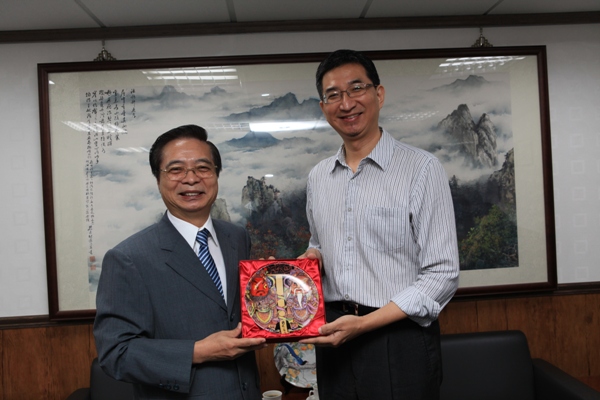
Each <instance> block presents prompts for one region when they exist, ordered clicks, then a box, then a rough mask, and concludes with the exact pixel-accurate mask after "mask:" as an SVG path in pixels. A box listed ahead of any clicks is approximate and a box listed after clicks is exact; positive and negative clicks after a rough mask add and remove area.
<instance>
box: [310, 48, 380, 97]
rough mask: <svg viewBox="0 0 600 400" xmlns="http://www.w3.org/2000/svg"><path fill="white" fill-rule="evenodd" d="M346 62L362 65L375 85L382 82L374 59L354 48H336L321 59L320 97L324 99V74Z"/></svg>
mask: <svg viewBox="0 0 600 400" xmlns="http://www.w3.org/2000/svg"><path fill="white" fill-rule="evenodd" d="M346 64H360V65H362V66H363V68H364V69H365V71H366V72H367V77H368V78H369V79H370V80H371V82H372V83H373V85H375V86H378V85H379V84H380V82H379V74H378V73H377V68H375V64H373V61H371V59H370V58H369V57H367V56H365V55H364V54H362V53H360V52H358V51H354V50H346V49H342V50H336V51H334V52H333V53H330V54H329V55H328V56H327V58H325V59H324V60H323V61H321V64H319V67H318V68H317V91H318V92H319V99H321V100H323V76H324V75H325V74H326V73H327V72H329V71H331V70H332V69H335V68H337V67H341V66H342V65H346Z"/></svg>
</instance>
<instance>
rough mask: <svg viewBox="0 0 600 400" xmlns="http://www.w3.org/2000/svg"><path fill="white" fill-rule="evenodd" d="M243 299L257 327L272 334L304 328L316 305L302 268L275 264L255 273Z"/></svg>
mask: <svg viewBox="0 0 600 400" xmlns="http://www.w3.org/2000/svg"><path fill="white" fill-rule="evenodd" d="M244 299H245V302H246V304H245V305H246V309H247V310H248V314H249V315H250V317H251V318H252V320H253V321H254V322H255V323H256V325H258V326H259V327H260V328H262V329H264V330H266V331H269V332H275V333H289V332H294V331H297V330H300V329H303V328H304V327H305V326H307V325H308V324H310V322H311V321H312V319H313V318H314V316H315V313H316V312H317V309H318V306H319V292H318V290H317V286H316V285H315V282H314V281H313V280H312V279H311V277H310V276H309V275H308V274H307V273H306V272H305V271H304V270H302V269H301V268H298V267H296V266H293V265H290V264H286V263H274V264H271V265H267V266H265V267H263V268H260V269H258V270H257V271H256V272H254V274H253V275H252V276H251V277H250V279H249V280H248V285H247V286H246V290H245V295H244ZM284 323H285V326H282V325H283V324H284Z"/></svg>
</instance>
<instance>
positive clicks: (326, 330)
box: [300, 315, 364, 347]
mask: <svg viewBox="0 0 600 400" xmlns="http://www.w3.org/2000/svg"><path fill="white" fill-rule="evenodd" d="M362 322H363V317H357V316H355V315H344V316H343V317H340V318H338V319H336V320H335V321H333V322H330V323H328V324H325V325H323V326H321V327H320V328H319V333H320V334H321V336H317V337H314V338H308V339H303V340H300V343H312V344H316V345H320V346H332V347H338V346H339V345H341V344H344V343H346V342H347V341H349V340H352V339H354V338H355V337H357V336H359V335H361V334H363V333H364V331H363V324H362Z"/></svg>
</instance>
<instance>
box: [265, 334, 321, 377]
mask: <svg viewBox="0 0 600 400" xmlns="http://www.w3.org/2000/svg"><path fill="white" fill-rule="evenodd" d="M273 353H274V358H275V367H277V370H278V371H279V374H280V375H281V376H282V377H283V378H284V379H285V380H286V381H288V382H289V383H291V384H292V385H294V386H298V387H302V388H311V387H312V386H313V385H314V384H315V383H317V368H316V365H317V360H316V356H315V346H314V345H312V344H303V343H298V342H293V343H278V344H277V345H276V346H275V350H274V352H273Z"/></svg>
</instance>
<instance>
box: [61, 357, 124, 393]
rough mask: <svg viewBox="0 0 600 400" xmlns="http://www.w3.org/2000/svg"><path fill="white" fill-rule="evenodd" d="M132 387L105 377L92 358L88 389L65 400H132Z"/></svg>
mask: <svg viewBox="0 0 600 400" xmlns="http://www.w3.org/2000/svg"><path fill="white" fill-rule="evenodd" d="M132 399H133V385H132V384H131V383H127V382H121V381H118V380H116V379H113V378H111V377H110V376H108V375H106V374H105V373H104V371H102V368H100V364H98V359H97V358H94V360H93V361H92V367H91V369H90V387H89V388H81V389H77V390H76V391H74V392H73V393H71V395H70V396H69V397H67V400H132Z"/></svg>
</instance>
